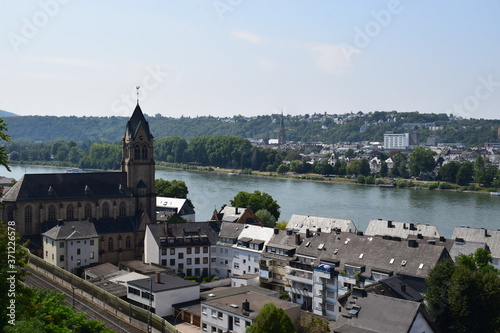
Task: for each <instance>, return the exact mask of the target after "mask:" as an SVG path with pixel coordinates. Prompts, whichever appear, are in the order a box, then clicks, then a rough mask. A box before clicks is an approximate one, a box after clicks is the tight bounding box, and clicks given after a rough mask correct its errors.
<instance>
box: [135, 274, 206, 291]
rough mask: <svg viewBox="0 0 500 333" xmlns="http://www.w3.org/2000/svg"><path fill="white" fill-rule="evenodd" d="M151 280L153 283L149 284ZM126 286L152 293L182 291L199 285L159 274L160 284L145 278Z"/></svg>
mask: <svg viewBox="0 0 500 333" xmlns="http://www.w3.org/2000/svg"><path fill="white" fill-rule="evenodd" d="M151 279H153V282H151ZM128 285H130V286H134V287H139V288H141V289H145V290H150V289H151V290H152V291H153V292H162V291H168V290H175V289H182V288H190V287H194V286H199V283H196V282H193V281H189V280H184V279H183V278H180V277H177V276H172V275H168V274H160V282H156V281H155V278H154V277H152V278H146V279H139V280H133V281H128Z"/></svg>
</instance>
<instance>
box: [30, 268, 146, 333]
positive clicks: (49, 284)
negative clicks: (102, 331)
mask: <svg viewBox="0 0 500 333" xmlns="http://www.w3.org/2000/svg"><path fill="white" fill-rule="evenodd" d="M24 283H25V284H27V285H28V286H31V287H36V288H40V289H53V290H57V291H59V292H62V293H64V294H65V295H66V297H65V303H66V305H67V306H70V307H72V306H73V297H72V296H73V295H72V294H73V293H72V291H71V290H68V289H66V288H64V287H62V286H61V285H59V284H57V283H55V282H54V281H51V280H49V279H47V277H41V276H39V275H38V273H37V272H36V271H32V272H31V274H30V275H28V276H26V277H25V279H24ZM74 307H75V311H78V312H83V313H85V314H86V315H87V318H88V319H96V320H98V321H100V322H102V323H104V324H105V325H106V327H107V328H109V329H111V330H113V331H115V332H117V333H143V332H145V331H144V330H141V329H138V328H137V327H135V326H132V325H130V324H129V323H128V322H126V321H123V319H121V318H118V317H115V316H113V315H112V314H111V313H109V312H107V311H104V310H102V309H100V308H99V307H97V306H96V305H95V304H93V303H91V302H89V301H88V300H87V299H85V298H84V297H81V296H80V295H78V294H77V293H75V300H74Z"/></svg>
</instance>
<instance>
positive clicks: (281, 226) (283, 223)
mask: <svg viewBox="0 0 500 333" xmlns="http://www.w3.org/2000/svg"><path fill="white" fill-rule="evenodd" d="M287 225H288V222H287V221H281V222H278V223H276V225H275V226H274V227H275V228H278V229H280V230H285V229H286V226H287Z"/></svg>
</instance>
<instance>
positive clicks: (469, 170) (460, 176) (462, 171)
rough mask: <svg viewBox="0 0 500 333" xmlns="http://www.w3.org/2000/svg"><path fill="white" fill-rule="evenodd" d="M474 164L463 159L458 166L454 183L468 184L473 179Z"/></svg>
mask: <svg viewBox="0 0 500 333" xmlns="http://www.w3.org/2000/svg"><path fill="white" fill-rule="evenodd" d="M473 173H474V165H473V164H472V162H470V161H465V162H463V163H462V164H461V165H460V168H458V171H457V175H456V178H455V180H456V183H457V184H458V185H460V186H464V185H467V184H469V183H470V182H471V181H472V180H473Z"/></svg>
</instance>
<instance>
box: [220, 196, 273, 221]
mask: <svg viewBox="0 0 500 333" xmlns="http://www.w3.org/2000/svg"><path fill="white" fill-rule="evenodd" d="M230 202H231V206H233V207H250V208H251V209H252V210H253V211H254V212H257V211H259V210H261V209H266V210H267V211H268V212H269V213H271V215H272V216H274V218H275V219H276V220H277V219H278V218H279V217H280V205H278V203H277V202H276V200H274V199H273V197H272V196H271V195H269V194H267V193H265V192H260V191H254V192H253V193H249V192H244V191H241V192H239V193H238V194H237V195H236V196H235V197H234V198H233V200H230Z"/></svg>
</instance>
